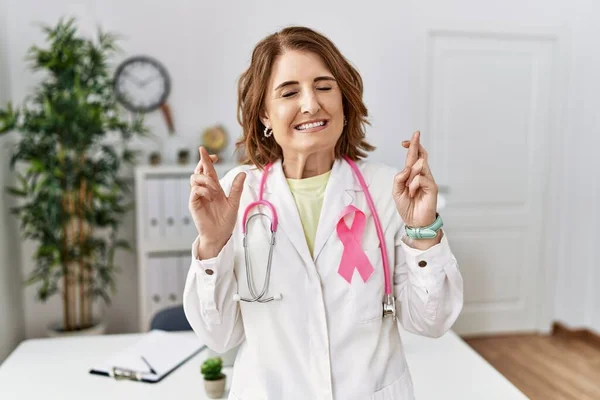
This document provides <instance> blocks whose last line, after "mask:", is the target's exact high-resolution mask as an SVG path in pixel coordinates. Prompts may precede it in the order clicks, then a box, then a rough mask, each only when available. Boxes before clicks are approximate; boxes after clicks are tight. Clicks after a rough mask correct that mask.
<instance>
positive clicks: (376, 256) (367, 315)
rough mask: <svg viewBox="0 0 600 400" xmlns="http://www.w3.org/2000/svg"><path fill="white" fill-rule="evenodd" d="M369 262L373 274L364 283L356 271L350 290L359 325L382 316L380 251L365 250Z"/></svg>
mask: <svg viewBox="0 0 600 400" xmlns="http://www.w3.org/2000/svg"><path fill="white" fill-rule="evenodd" d="M365 254H366V255H367V257H368V258H369V261H371V265H372V266H373V273H372V274H371V276H370V277H369V279H367V281H366V282H364V281H363V280H362V278H361V277H360V275H359V274H358V272H357V271H355V272H354V276H353V277H352V283H351V285H350V290H351V292H352V301H353V303H354V309H355V312H356V317H357V320H358V322H359V323H365V322H370V321H375V320H378V319H381V318H382V316H383V295H384V293H385V282H384V280H383V261H382V259H381V249H380V248H375V249H370V250H365Z"/></svg>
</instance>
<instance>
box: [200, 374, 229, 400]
mask: <svg viewBox="0 0 600 400" xmlns="http://www.w3.org/2000/svg"><path fill="white" fill-rule="evenodd" d="M225 379H227V376H225V375H223V377H222V378H221V379H217V380H216V381H207V380H206V379H205V380H204V390H205V391H206V395H207V396H208V398H210V399H220V398H222V397H223V394H225Z"/></svg>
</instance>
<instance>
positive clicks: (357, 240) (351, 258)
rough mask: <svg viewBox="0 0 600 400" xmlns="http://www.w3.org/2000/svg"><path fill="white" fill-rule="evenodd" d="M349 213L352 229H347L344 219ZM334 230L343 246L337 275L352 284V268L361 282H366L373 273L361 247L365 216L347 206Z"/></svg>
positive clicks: (356, 209) (371, 266)
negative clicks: (351, 217) (351, 219)
mask: <svg viewBox="0 0 600 400" xmlns="http://www.w3.org/2000/svg"><path fill="white" fill-rule="evenodd" d="M351 213H354V221H352V227H351V228H348V226H347V225H346V222H345V221H344V218H345V217H346V216H347V215H348V214H351ZM336 230H337V234H338V236H339V238H340V240H341V241H342V244H343V245H344V253H343V254H342V260H341V261H340V266H339V268H338V274H340V275H341V276H342V277H343V278H344V279H345V280H346V281H348V283H352V275H353V274H354V268H356V269H357V270H358V272H359V274H360V276H361V278H362V280H363V282H366V281H367V280H368V279H369V277H370V276H371V274H372V273H373V271H374V268H373V265H371V261H369V257H367V255H366V254H365V252H364V251H363V249H362V245H361V242H362V240H361V239H362V235H363V231H364V230H365V214H364V213H363V212H362V211H360V210H359V209H358V208H356V207H354V206H352V205H350V206H347V207H346V208H344V210H343V211H342V216H341V218H340V220H339V221H338V223H337V228H336Z"/></svg>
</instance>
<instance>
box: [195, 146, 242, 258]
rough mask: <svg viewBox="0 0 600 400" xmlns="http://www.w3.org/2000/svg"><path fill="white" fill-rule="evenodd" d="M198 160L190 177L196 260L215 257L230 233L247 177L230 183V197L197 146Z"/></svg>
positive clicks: (240, 177) (208, 159)
mask: <svg viewBox="0 0 600 400" xmlns="http://www.w3.org/2000/svg"><path fill="white" fill-rule="evenodd" d="M199 151H200V161H199V162H198V165H197V166H196V169H195V170H194V173H193V174H192V176H190V187H191V189H190V201H189V209H190V213H191V214H192V219H193V220H194V225H196V229H197V230H198V235H199V247H198V249H197V250H198V258H199V259H208V258H213V257H216V256H217V255H218V254H219V252H220V251H221V249H222V248H223V246H225V244H226V243H227V241H228V240H229V237H230V236H231V234H232V233H233V228H234V227H235V222H236V219H237V214H238V208H239V205H240V198H241V196H242V190H243V188H244V180H245V179H246V174H245V173H243V172H241V173H239V174H238V175H237V176H236V177H235V179H234V180H233V183H232V186H231V191H230V192H229V197H227V196H226V195H225V192H224V191H223V188H221V185H220V183H219V177H218V175H217V172H216V171H215V168H214V166H213V162H214V161H216V160H217V156H216V155H212V156H210V155H209V154H208V152H207V151H206V149H205V148H204V147H200V150H199Z"/></svg>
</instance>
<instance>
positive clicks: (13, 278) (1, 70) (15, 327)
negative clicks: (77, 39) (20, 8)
mask: <svg viewBox="0 0 600 400" xmlns="http://www.w3.org/2000/svg"><path fill="white" fill-rule="evenodd" d="M3 27H4V10H3V4H2V3H0V106H4V104H5V102H6V101H7V100H8V98H9V95H10V90H9V81H8V71H7V68H8V62H7V58H6V55H7V51H6V44H7V40H6V31H5V30H4V29H3ZM11 139H12V138H11V137H7V136H3V137H0V363H2V361H3V360H4V359H5V358H6V356H7V355H8V354H9V353H10V352H11V351H12V350H13V348H14V347H15V346H16V345H17V344H18V343H19V341H21V339H22V338H23V335H24V330H23V304H22V291H21V289H20V286H19V283H20V281H21V268H20V264H19V257H18V252H17V251H15V249H18V248H19V246H18V241H17V240H16V237H15V231H16V229H17V226H16V225H15V223H14V219H13V218H11V217H10V214H9V206H10V204H11V203H12V199H9V196H8V195H7V193H6V191H5V190H4V187H5V186H7V185H10V184H11V183H12V178H11V174H10V172H9V168H8V158H9V152H8V147H9V143H10V142H11Z"/></svg>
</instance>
